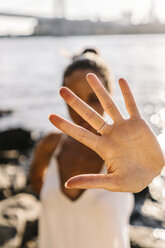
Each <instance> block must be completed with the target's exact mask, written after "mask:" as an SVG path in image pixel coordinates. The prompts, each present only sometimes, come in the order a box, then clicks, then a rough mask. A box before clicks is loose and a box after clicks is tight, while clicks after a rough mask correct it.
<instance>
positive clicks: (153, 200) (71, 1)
mask: <svg viewBox="0 0 165 248" xmlns="http://www.w3.org/2000/svg"><path fill="white" fill-rule="evenodd" d="M86 47H94V48H98V49H99V50H100V52H101V54H102V56H103V58H104V59H105V60H106V61H107V63H108V64H109V66H110V67H111V69H112V71H113V73H114V78H115V83H114V86H113V88H114V90H113V97H114V99H115V101H116V103H117V104H118V106H119V107H120V109H121V110H122V111H123V112H124V113H125V116H126V117H127V114H126V111H125V109H124V107H123V100H122V97H121V93H120V90H119V87H118V83H117V80H118V78H119V77H125V78H126V79H127V80H128V82H129V83H130V86H131V89H132V90H133V92H134V94H135V96H136V101H137V103H138V105H139V108H140V111H141V112H142V114H143V116H144V118H146V119H147V121H148V122H149V124H150V125H151V127H152V128H153V129H154V131H155V133H156V135H157V136H158V139H159V141H160V143H161V145H162V148H163V149H165V1H164V0H145V1H143V0H124V1H123V0H102V1H99V0H90V1H87V0H83V1H79V0H33V1H32V0H14V1H10V0H0V165H1V166H0V200H1V201H0V247H7V248H10V247H12V248H15V247H23V248H28V247H29V248H30V247H35V248H36V247H38V244H37V233H38V228H37V222H38V216H39V210H40V200H39V199H38V198H37V197H36V196H35V195H34V193H33V192H32V190H31V188H30V185H29V181H28V171H29V161H30V159H31V154H32V151H33V147H34V145H35V143H36V142H37V141H38V140H39V139H40V138H41V137H42V136H43V135H44V134H45V133H48V132H50V131H52V130H54V127H53V126H52V125H51V124H50V123H49V121H48V115H49V113H52V112H55V113H57V114H60V115H62V116H64V117H66V118H68V116H67V113H66V110H65V104H64V102H63V101H62V99H61V98H60V97H59V94H58V90H59V88H60V85H61V81H62V73H63V71H64V68H65V66H66V65H67V64H68V62H69V57H71V55H72V54H74V53H76V52H79V51H80V50H81V49H82V48H86ZM135 200H136V204H135V208H134V211H133V214H132V217H131V222H130V239H131V244H132V247H134V248H135V247H141V248H153V247H154V248H161V247H165V171H162V173H161V175H160V176H159V177H157V178H156V179H154V181H153V183H152V184H151V185H150V187H149V188H147V189H146V190H144V191H143V192H141V193H139V194H135Z"/></svg>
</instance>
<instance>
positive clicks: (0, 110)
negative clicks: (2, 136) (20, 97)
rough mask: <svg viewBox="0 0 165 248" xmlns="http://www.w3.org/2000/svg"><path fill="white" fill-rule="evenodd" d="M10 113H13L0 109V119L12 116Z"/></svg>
mask: <svg viewBox="0 0 165 248" xmlns="http://www.w3.org/2000/svg"><path fill="white" fill-rule="evenodd" d="M12 113H13V111H12V110H10V109H7V110H4V109H0V117H4V116H6V115H10V114H12Z"/></svg>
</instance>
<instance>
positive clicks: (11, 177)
mask: <svg viewBox="0 0 165 248" xmlns="http://www.w3.org/2000/svg"><path fill="white" fill-rule="evenodd" d="M26 183H27V178H26V175H25V172H24V170H23V169H22V168H21V167H19V166H13V165H1V167H0V199H1V200H2V199H4V198H7V197H9V196H11V195H13V194H16V193H18V192H20V191H23V190H25V187H26Z"/></svg>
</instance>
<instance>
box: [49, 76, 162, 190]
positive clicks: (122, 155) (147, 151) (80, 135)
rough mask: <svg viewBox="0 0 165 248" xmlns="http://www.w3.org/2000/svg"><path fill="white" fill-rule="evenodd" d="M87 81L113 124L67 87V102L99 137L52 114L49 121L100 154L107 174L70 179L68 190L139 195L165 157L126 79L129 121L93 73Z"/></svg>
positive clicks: (63, 92) (123, 86)
mask: <svg viewBox="0 0 165 248" xmlns="http://www.w3.org/2000/svg"><path fill="white" fill-rule="evenodd" d="M87 81H88V83H89V84H90V86H91V87H92V89H93V90H94V92H95V94H96V95H97V97H98V99H99V101H100V103H101V104H102V106H103V108H104V110H105V111H106V113H107V114H108V115H109V116H110V117H111V119H112V120H113V124H108V123H105V120H104V118H103V117H102V116H100V115H99V114H98V113H97V112H95V111H94V110H93V109H92V108H90V107H89V106H88V105H87V104H86V103H84V102H83V101H82V100H81V99H79V98H78V97H77V96H76V95H75V94H74V93H73V92H71V91H70V90H69V89H68V88H66V87H63V88H61V91H60V93H61V95H62V97H63V98H64V100H65V101H66V102H67V103H68V104H69V105H70V106H71V107H72V108H73V109H74V110H75V111H76V112H78V113H79V114H80V115H81V116H82V117H83V118H84V119H85V120H86V121H87V122H88V123H89V124H90V125H91V126H92V127H94V128H95V129H96V130H100V134H101V136H99V135H96V134H94V133H92V132H90V131H88V130H86V129H84V128H83V127H80V126H77V125H76V124H73V123H71V122H69V121H67V120H65V119H63V118H61V117H60V116H57V115H55V114H51V115H50V117H49V119H50V121H51V122H52V123H53V124H54V125H55V126H56V127H57V128H59V129H60V130H62V131H64V132H65V133H67V134H68V135H70V136H72V137H73V138H75V139H77V140H78V141H80V142H82V143H83V144H85V145H86V146H88V147H90V148H91V149H93V150H94V151H95V152H97V153H98V154H99V155H100V156H101V157H102V159H103V160H104V161H105V165H106V167H107V174H85V175H78V176H76V177H73V178H71V179H69V180H68V182H67V183H66V187H69V188H83V189H89V188H104V189H108V190H111V191H122V192H139V191H141V190H142V189H144V188H145V187H146V186H147V185H148V184H149V183H150V182H151V181H152V179H153V178H154V177H155V176H157V175H158V174H159V172H160V170H161V168H162V166H163V165H164V156H163V154H162V151H161V149H160V146H159V144H158V141H157V139H156V137H155V135H154V134H153V132H152V131H151V129H150V127H149V126H148V124H147V123H146V122H145V121H144V120H143V119H142V117H141V115H140V113H139V111H138V108H137V106H136V103H135V100H134V97H133V95H132V93H131V91H130V89H129V86H128V84H127V82H126V81H125V80H124V79H120V80H119V84H120V88H121V91H122V94H123V97H124V100H125V105H126V108H127V111H128V113H129V115H130V118H129V119H124V118H123V116H122V114H121V113H120V111H119V110H118V108H117V106H116V105H115V103H114V102H113V100H112V98H111V97H110V95H109V94H108V92H107V91H106V90H105V88H104V87H103V85H102V84H101V83H100V82H99V80H98V78H97V77H96V76H95V75H94V74H91V73H90V74H88V75H87Z"/></svg>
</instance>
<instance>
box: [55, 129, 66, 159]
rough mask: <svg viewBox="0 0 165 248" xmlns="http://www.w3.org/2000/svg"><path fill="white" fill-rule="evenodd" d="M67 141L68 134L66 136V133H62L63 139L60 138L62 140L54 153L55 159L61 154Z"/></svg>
mask: <svg viewBox="0 0 165 248" xmlns="http://www.w3.org/2000/svg"><path fill="white" fill-rule="evenodd" d="M65 139H66V134H65V133H62V134H61V137H60V140H59V142H58V145H57V147H56V149H55V151H54V153H53V157H54V156H55V157H57V156H58V154H59V153H60V152H61V149H62V145H63V144H64V142H65Z"/></svg>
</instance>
